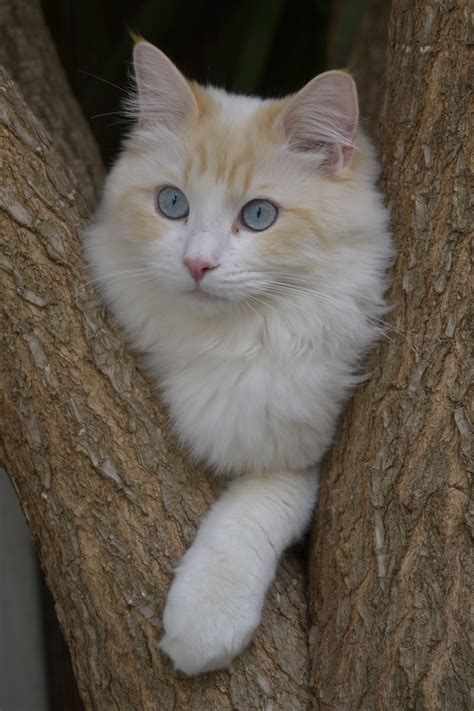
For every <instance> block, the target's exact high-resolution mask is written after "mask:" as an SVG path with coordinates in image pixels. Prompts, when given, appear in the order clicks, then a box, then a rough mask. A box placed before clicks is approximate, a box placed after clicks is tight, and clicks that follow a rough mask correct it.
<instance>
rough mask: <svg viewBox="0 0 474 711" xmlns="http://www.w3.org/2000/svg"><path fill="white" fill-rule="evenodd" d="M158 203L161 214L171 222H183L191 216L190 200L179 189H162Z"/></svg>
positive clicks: (169, 187)
mask: <svg viewBox="0 0 474 711" xmlns="http://www.w3.org/2000/svg"><path fill="white" fill-rule="evenodd" d="M156 202H157V205H158V209H159V210H160V212H161V214H162V215H164V216H165V217H168V218H169V219H170V220H182V219H183V217H187V216H188V215H189V203H188V198H187V197H186V195H185V194H184V193H183V191H182V190H180V189H179V188H173V187H171V186H168V187H166V188H162V189H161V190H160V192H159V193H158V196H157V199H156Z"/></svg>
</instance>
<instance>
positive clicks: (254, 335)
mask: <svg viewBox="0 0 474 711" xmlns="http://www.w3.org/2000/svg"><path fill="white" fill-rule="evenodd" d="M214 97H215V100H216V101H218V102H220V106H221V111H222V117H221V120H222V121H225V122H227V123H226V125H228V126H229V130H233V131H241V132H245V131H251V130H252V118H253V116H254V114H255V112H256V111H257V109H258V108H259V106H261V105H262V102H260V100H257V99H247V98H245V97H235V96H230V95H227V94H225V93H223V92H217V91H214ZM143 141H146V142H147V145H148V146H149V150H148V151H147V152H145V153H143V152H140V151H137V150H133V148H134V147H136V146H137V145H138V144H140V143H141V144H142V145H143ZM356 145H357V146H358V150H359V151H361V152H362V153H363V154H364V156H363V157H364V159H363V160H361V161H359V163H360V168H359V169H358V170H359V174H358V175H356V176H355V177H354V176H353V177H352V178H348V179H346V180H332V179H330V178H327V177H323V176H321V177H318V176H317V175H316V176H314V175H311V176H309V173H308V171H309V167H308V165H307V163H306V162H305V160H304V156H302V157H301V158H300V157H299V156H297V155H292V154H290V152H289V150H288V147H285V146H282V147H281V150H275V152H274V155H273V156H272V157H270V158H269V157H268V155H265V156H263V155H262V163H261V165H259V167H258V170H257V175H256V176H255V179H256V181H257V182H258V181H260V182H262V181H263V182H265V181H266V182H268V181H272V183H273V186H274V187H273V193H272V195H271V196H270V197H271V198H272V199H273V200H274V201H275V202H276V203H277V204H279V205H281V206H283V208H282V209H281V210H280V218H279V220H281V221H283V222H282V224H284V220H285V216H284V206H285V205H292V206H297V207H298V206H299V207H304V206H305V205H307V204H308V201H311V204H314V203H316V204H315V207H316V208H317V214H318V226H319V227H318V229H319V230H320V234H315V235H314V240H312V241H310V242H308V245H309V246H308V247H305V248H304V249H303V251H302V252H299V251H298V250H295V253H294V254H292V255H291V256H290V257H288V259H287V260H285V261H284V263H283V264H282V263H281V262H278V261H276V260H275V257H273V256H272V257H269V256H268V255H267V254H266V253H265V251H262V249H261V248H260V247H259V244H260V242H259V237H258V235H255V234H250V233H246V232H245V230H241V231H240V232H239V234H237V235H235V234H234V233H233V231H232V230H231V226H232V225H233V224H235V219H236V214H238V211H239V209H240V207H241V206H242V204H244V202H246V201H247V200H248V199H251V198H252V197H256V196H257V197H258V195H247V196H242V200H241V202H240V203H239V204H232V203H231V202H229V199H228V196H227V195H226V191H225V186H224V185H222V184H221V183H218V182H216V180H215V179H213V177H212V171H208V172H206V173H205V174H204V175H202V176H200V177H199V178H196V179H195V180H194V181H192V180H191V179H190V181H189V187H188V189H187V197H188V200H189V203H190V215H189V219H188V220H187V222H186V223H183V222H176V223H175V222H171V221H170V222H169V223H167V224H165V225H164V224H163V219H164V218H162V217H159V216H157V214H156V211H155V207H154V205H153V200H152V198H151V197H150V195H152V194H153V190H154V189H155V188H156V187H157V186H159V185H165V184H171V185H179V180H180V175H181V173H182V171H183V170H184V165H185V163H186V161H187V159H188V157H189V154H190V151H192V142H191V139H190V138H189V136H188V135H187V134H185V133H183V135H181V134H177V133H176V132H174V133H173V132H171V131H169V130H168V129H166V128H165V127H164V126H157V127H156V128H155V129H153V130H152V129H150V128H149V127H148V128H146V127H145V128H143V127H142V128H137V129H136V130H135V133H134V134H133V136H132V139H131V142H130V143H129V144H128V147H127V149H126V150H125V152H124V153H123V154H122V156H121V158H120V160H119V161H118V163H117V164H116V166H115V167H114V169H113V170H112V172H111V174H110V176H109V178H108V181H107V185H106V190H105V195H104V199H103V203H102V206H101V208H100V210H99V212H98V215H97V218H96V221H95V223H94V224H93V226H92V227H91V229H90V230H89V233H88V235H87V239H86V249H87V254H88V259H89V262H90V264H91V265H92V268H93V270H94V272H95V274H96V276H97V277H98V278H99V279H102V280H103V284H104V290H105V295H106V298H107V300H108V302H109V304H110V306H111V308H112V309H113V311H114V313H115V314H116V315H117V317H118V318H119V320H120V322H121V324H122V325H123V327H124V329H125V331H126V333H127V335H128V337H129V339H130V340H131V343H132V344H133V346H134V347H135V348H137V349H138V350H140V351H142V352H144V353H146V354H147V361H148V363H149V365H150V367H151V368H152V370H153V372H154V374H155V375H156V378H157V381H158V383H159V386H160V389H161V392H162V394H163V398H164V401H165V402H166V404H167V406H168V408H169V412H170V414H171V416H172V420H173V423H174V426H175V430H176V432H177V434H178V436H179V437H180V440H181V442H182V443H183V445H184V446H185V447H186V449H187V450H188V451H189V453H190V455H191V456H192V457H194V458H195V459H198V460H203V461H204V462H206V463H207V464H210V465H212V466H213V467H214V468H215V470H216V471H217V472H221V473H225V474H226V475H228V476H232V477H235V476H236V475H242V476H241V477H240V478H238V479H236V480H235V481H233V482H232V483H231V484H230V486H229V488H228V490H227V492H226V493H225V494H224V496H223V497H222V498H221V500H220V501H219V502H218V503H217V504H215V505H214V507H213V508H212V510H211V512H210V513H209V515H208V517H207V518H206V520H205V521H204V523H203V524H202V527H201V529H200V531H199V533H198V536H197V538H196V541H195V543H194V544H193V546H192V547H191V549H190V550H189V551H188V552H187V554H186V555H185V557H184V558H183V561H182V562H181V565H180V567H179V569H178V571H177V574H176V578H175V581H174V583H173V585H172V587H171V591H170V594H169V598H168V602H167V606H166V610H165V613H164V628H165V637H164V639H163V640H162V643H161V645H162V648H163V650H164V651H165V652H166V653H167V654H168V655H169V656H170V657H171V658H172V659H173V661H174V663H175V665H176V667H177V668H178V669H181V670H182V671H184V672H186V673H188V674H197V673H199V672H203V671H209V670H211V669H217V668H221V667H223V666H226V665H227V664H228V663H229V662H230V661H231V659H232V658H233V657H234V656H235V655H236V654H237V653H238V652H239V651H240V650H241V649H242V648H243V647H244V646H245V645H246V644H247V642H248V640H249V639H250V636H251V634H252V632H253V630H254V629H255V627H256V625H257V624H258V622H259V619H260V613H261V609H262V604H263V600H264V595H265V592H266V590H267V588H268V586H269V584H270V582H271V580H272V578H273V576H274V572H275V568H276V565H277V562H278V558H279V556H280V554H281V552H282V551H283V550H284V548H285V547H286V546H287V545H288V544H289V543H291V542H292V541H294V540H295V539H296V538H297V537H298V536H300V535H301V533H302V531H303V530H304V529H305V527H306V526H307V524H308V521H309V518H310V514H311V510H312V507H313V504H314V500H315V496H316V479H317V477H316V470H315V469H314V466H315V465H317V463H318V462H319V461H320V459H321V457H322V455H323V454H324V452H325V451H326V449H327V447H328V446H329V444H330V442H331V439H332V437H333V434H334V429H335V425H336V420H337V417H338V415H339V413H340V411H341V407H342V404H343V402H344V401H345V399H346V398H347V396H348V394H349V392H350V389H351V387H352V386H353V385H354V383H356V382H357V381H358V377H359V376H358V375H357V369H358V366H359V363H360V359H361V357H363V356H364V354H365V353H366V352H367V349H368V348H369V346H370V345H371V344H372V343H373V341H374V339H375V338H376V337H377V336H378V334H379V331H380V329H379V325H378V318H379V317H380V315H381V314H382V312H383V309H384V302H383V293H384V290H385V286H386V281H385V270H386V267H387V261H388V259H389V257H390V256H391V246H390V238H389V233H388V231H387V215H386V212H385V210H384V208H383V206H382V203H381V200H380V197H379V195H378V193H377V191H376V189H375V186H374V181H375V174H376V164H375V162H374V159H373V157H372V151H371V148H370V146H369V145H368V143H367V141H366V140H365V139H363V138H359V139H358V140H357V141H356ZM311 170H313V171H314V165H312V166H311ZM315 181H316V182H315ZM134 187H138V188H140V189H143V194H142V193H140V194H139V195H138V196H135V197H134V198H133V199H134V200H135V203H134V205H135V209H139V210H140V214H143V215H145V217H146V220H148V221H150V220H151V224H153V222H152V221H153V220H154V219H156V220H157V225H158V222H159V224H160V236H159V238H157V239H156V240H151V241H150V240H149V239H143V236H142V235H140V234H136V231H137V227H136V224H135V222H134V217H133V215H132V213H131V211H130V209H129V203H128V202H127V199H126V198H125V197H124V196H125V195H126V194H127V191H129V190H130V188H134ZM147 224H149V222H148V223H147ZM301 229H302V230H305V229H308V228H307V226H304V225H302V226H301ZM289 239H291V237H289ZM186 250H188V251H189V250H192V251H193V254H197V256H198V257H202V258H205V257H206V256H209V255H210V254H211V253H212V255H213V256H214V257H216V256H217V257H218V260H219V262H220V266H219V268H218V269H215V270H213V271H211V272H209V273H208V274H207V275H206V277H205V278H204V280H203V283H202V288H201V293H197V292H196V290H195V284H194V282H193V280H192V278H191V276H190V274H189V273H188V271H187V270H186V268H185V267H184V265H183V264H182V258H183V255H184V254H185V252H186ZM133 270H136V271H133ZM139 270H141V271H139ZM277 282H278V284H277ZM311 467H313V468H312V469H311Z"/></svg>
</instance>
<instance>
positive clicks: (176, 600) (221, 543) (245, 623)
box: [161, 469, 317, 674]
mask: <svg viewBox="0 0 474 711" xmlns="http://www.w3.org/2000/svg"><path fill="white" fill-rule="evenodd" d="M316 490H317V473H316V470H314V469H313V470H311V471H305V472H298V471H287V472H275V473H272V474H265V475H258V476H257V475H254V476H245V477H241V478H240V479H237V480H235V481H233V482H232V484H231V485H230V486H229V488H228V489H227V491H226V492H225V493H224V494H223V496H222V497H221V499H220V500H219V501H218V502H217V503H216V504H214V506H213V507H212V509H211V510H210V512H209V514H208V515H207V517H206V519H205V520H204V522H203V523H202V525H201V528H200V529H199V532H198V535H197V537H196V540H195V541H194V543H193V545H192V546H191V548H190V549H189V550H188V552H187V553H186V555H185V556H184V557H183V559H182V561H181V563H180V565H179V567H178V570H177V572H176V577H175V580H174V582H173V584H172V586H171V589H170V592H169V595H168V600H167V603H166V608H165V612H164V620H163V623H164V629H165V636H164V637H163V639H162V640H161V648H162V649H163V650H164V651H165V652H166V654H168V656H170V657H171V659H172V660H173V662H174V664H175V666H176V668H177V669H179V670H181V671H183V672H185V673H186V674H199V673H201V672H205V671H212V670H213V669H221V668H223V667H226V666H228V664H229V663H230V662H231V660H232V659H233V658H234V657H235V656H236V655H237V654H238V653H239V652H240V651H241V650H242V649H243V648H244V647H245V646H246V645H247V643H248V642H249V640H250V637H251V635H252V633H253V631H254V630H255V628H256V627H257V625H258V623H259V621H260V616H261V611H262V606H263V601H264V597H265V593H266V591H267V589H268V586H269V585H270V583H271V581H272V580H273V577H274V575H275V570H276V567H277V564H278V560H279V558H280V555H281V553H282V551H283V550H284V549H285V548H286V547H287V546H288V545H289V544H290V543H292V542H293V541H295V540H297V539H298V538H299V537H300V536H301V534H302V533H303V531H304V530H305V528H306V526H307V525H308V522H309V520H310V517H311V512H312V510H313V506H314V502H315V498H316Z"/></svg>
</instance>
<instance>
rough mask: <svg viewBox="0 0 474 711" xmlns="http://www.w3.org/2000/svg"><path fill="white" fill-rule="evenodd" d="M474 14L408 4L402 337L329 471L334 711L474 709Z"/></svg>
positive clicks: (324, 674) (316, 569) (325, 594)
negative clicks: (473, 324)
mask: <svg viewBox="0 0 474 711" xmlns="http://www.w3.org/2000/svg"><path fill="white" fill-rule="evenodd" d="M468 27H469V18H468V3H467V0H458V1H457V2H456V0H453V1H452V2H443V3H439V2H433V1H432V0H420V2H417V3H413V2H411V0H394V2H393V7H392V13H391V19H390V28H389V41H388V50H387V58H386V60H387V63H386V94H385V104H384V110H383V112H382V113H381V115H380V119H379V127H380V137H381V144H382V151H383V186H384V189H385V191H386V193H387V196H388V200H389V203H390V207H391V210H392V216H393V228H394V233H395V236H396V242H397V247H398V261H397V264H396V267H395V273H394V284H393V289H392V293H391V302H392V304H393V311H392V314H391V317H390V318H389V322H390V324H391V326H392V327H391V328H390V329H389V330H388V332H387V339H386V340H385V341H384V343H383V345H382V346H381V347H380V349H379V351H378V353H376V354H375V356H374V358H373V360H372V363H371V366H372V371H373V376H372V378H371V380H370V382H369V383H368V384H367V385H366V386H365V387H364V388H362V389H360V390H359V392H358V393H357V395H356V397H355V398H354V400H353V402H352V405H351V407H350V408H349V411H348V412H347V414H346V417H345V419H344V422H343V425H342V427H341V432H340V436H339V438H338V441H337V443H336V445H335V447H334V449H333V451H332V453H331V455H330V457H329V458H328V461H327V465H326V467H325V473H324V478H323V485H322V491H321V498H320V507H319V519H318V523H317V527H316V530H315V533H314V539H313V544H312V556H311V563H310V589H311V598H312V599H311V612H312V622H313V626H312V631H311V634H310V652H311V655H312V659H313V660H314V662H313V670H312V680H313V684H314V689H315V695H316V708H318V709H321V711H322V710H323V709H324V710H327V709H337V711H345V710H346V709H347V711H349V710H350V711H355V710H356V709H364V711H371V710H372V709H374V710H375V709H377V710H379V709H391V710H392V709H393V710H400V711H402V710H403V711H405V710H406V709H426V710H428V709H429V711H438V710H439V709H443V710H445V711H453V709H456V710H458V709H459V710H460V709H467V708H468V707H469V700H468V699H469V679H471V680H472V678H473V670H472V656H471V654H470V650H469V647H468V639H467V629H466V628H467V626H468V625H469V622H468V621H469V619H470V617H469V609H468V608H469V602H470V600H472V589H471V590H470V589H469V578H468V571H469V567H470V566H471V570H472V554H471V547H470V546H471V544H470V536H469V528H470V526H471V527H472V522H473V515H472V511H471V512H469V489H468V472H467V467H468V442H469V440H468V437H469V425H468V423H469V410H468V408H469V400H468V387H469V374H468V368H469V359H468V334H467V326H466V320H467V310H468V299H469V293H470V292H469V261H468V259H469V253H468V228H469V224H468V199H469V198H468V146H469V131H468V123H467V116H468V97H469V83H468V66H469V62H468V31H469V30H468Z"/></svg>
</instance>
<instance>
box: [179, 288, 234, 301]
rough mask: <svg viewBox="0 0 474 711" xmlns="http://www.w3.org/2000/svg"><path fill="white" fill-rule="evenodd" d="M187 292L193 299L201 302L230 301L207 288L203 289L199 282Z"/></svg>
mask: <svg viewBox="0 0 474 711" xmlns="http://www.w3.org/2000/svg"><path fill="white" fill-rule="evenodd" d="M187 294H189V296H190V297H191V298H192V299H194V300H196V301H200V302H201V303H205V304H212V303H219V302H223V301H228V299H226V298H225V297H223V296H218V295H217V294H212V293H211V292H209V291H207V290H206V289H203V288H202V286H200V285H199V284H196V286H195V287H194V289H192V290H191V291H188V292H187Z"/></svg>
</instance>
